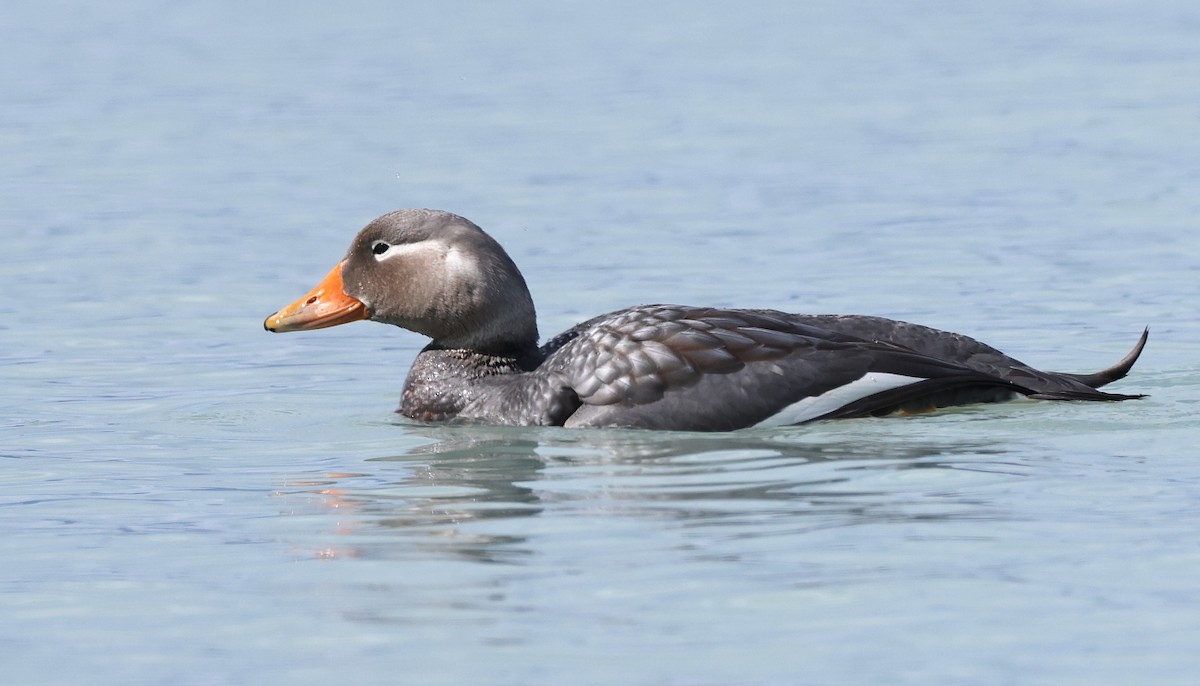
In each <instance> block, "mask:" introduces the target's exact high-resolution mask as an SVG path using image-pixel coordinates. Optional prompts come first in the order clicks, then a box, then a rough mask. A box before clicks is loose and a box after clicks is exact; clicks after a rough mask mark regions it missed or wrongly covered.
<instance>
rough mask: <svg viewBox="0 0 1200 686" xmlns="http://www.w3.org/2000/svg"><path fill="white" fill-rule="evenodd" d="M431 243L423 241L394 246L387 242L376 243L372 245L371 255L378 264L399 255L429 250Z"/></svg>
mask: <svg viewBox="0 0 1200 686" xmlns="http://www.w3.org/2000/svg"><path fill="white" fill-rule="evenodd" d="M428 249H429V242H428V241H421V242H419V243H401V244H399V245H392V244H391V243H388V242H387V241H375V242H374V243H372V244H371V254H372V255H374V256H375V260H376V261H377V262H383V261H384V260H390V259H392V258H393V257H396V256H397V255H408V254H410V253H414V252H417V251H418V250H428Z"/></svg>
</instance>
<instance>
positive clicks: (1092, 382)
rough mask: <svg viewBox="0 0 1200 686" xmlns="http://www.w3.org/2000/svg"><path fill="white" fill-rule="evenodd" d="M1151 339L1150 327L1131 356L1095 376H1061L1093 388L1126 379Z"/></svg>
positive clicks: (1130, 352) (1131, 352) (1143, 332)
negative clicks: (1147, 341)
mask: <svg viewBox="0 0 1200 686" xmlns="http://www.w3.org/2000/svg"><path fill="white" fill-rule="evenodd" d="M1149 337H1150V327H1146V328H1145V330H1143V331H1142V337H1141V338H1139V339H1138V342H1137V345H1135V346H1133V350H1130V351H1129V354H1127V355H1126V356H1125V357H1123V358H1121V361H1120V362H1118V363H1116V364H1114V365H1113V366H1111V367H1108V368H1106V369H1101V370H1100V371H1098V372H1095V373H1093V374H1068V373H1065V372H1059V374H1060V375H1061V376H1066V377H1069V378H1072V379H1075V380H1076V381H1078V382H1080V383H1082V384H1084V385H1086V386H1090V387H1092V388H1100V387H1101V386H1104V385H1107V384H1110V383H1112V382H1114V381H1116V380H1117V379H1122V378H1124V377H1125V375H1126V374H1128V373H1129V370H1130V369H1132V368H1133V364H1134V363H1135V362H1137V361H1138V357H1140V356H1141V354H1142V350H1143V349H1144V348H1145V347H1146V340H1147V339H1148V338H1149ZM1112 395H1116V394H1112ZM1130 397H1134V398H1140V397H1142V396H1130Z"/></svg>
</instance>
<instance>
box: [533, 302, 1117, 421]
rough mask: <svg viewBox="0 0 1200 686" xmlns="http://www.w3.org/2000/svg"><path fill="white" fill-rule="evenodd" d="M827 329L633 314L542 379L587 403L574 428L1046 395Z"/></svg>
mask: <svg viewBox="0 0 1200 686" xmlns="http://www.w3.org/2000/svg"><path fill="white" fill-rule="evenodd" d="M883 321H888V320H883ZM823 323H824V320H823V319H821V318H820V317H818V318H815V319H814V318H808V317H804V316H799V315H789V314H785V313H782V312H775V311H772V310H724V309H713V308H696V307H686V306H676V305H647V306H641V307H635V308H630V309H627V310H622V311H619V312H615V313H612V314H610V315H605V316H602V317H598V318H596V319H593V320H591V321H589V322H585V323H584V324H581V325H580V326H577V327H575V328H574V329H572V330H571V331H568V332H567V333H565V334H563V335H562V336H559V337H557V338H555V339H553V340H552V341H551V342H550V343H548V344H547V345H546V346H545V347H544V348H543V350H544V351H545V352H546V353H547V354H548V357H547V359H546V360H545V362H544V363H543V365H542V367H541V368H540V369H539V372H540V373H541V374H543V375H545V376H547V377H552V378H554V379H557V380H558V381H557V382H555V383H553V384H550V385H551V386H555V385H556V384H557V385H556V387H558V388H561V389H562V390H563V391H564V392H565V391H567V390H569V392H570V393H573V394H574V396H575V397H576V398H577V399H578V402H577V407H576V408H575V409H574V411H573V412H571V413H570V414H569V416H567V417H565V418H564V419H563V423H564V424H565V425H566V426H592V427H597V426H609V427H629V428H647V429H675V430H693V431H713V430H730V429H739V428H745V427H750V426H756V425H774V424H797V423H801V422H806V421H812V420H816V419H830V418H835V417H859V416H867V415H872V414H885V413H888V412H892V411H896V410H911V409H929V408H932V407H935V406H944V405H946V404H959V403H961V402H981V401H992V400H1000V399H1007V398H1010V397H1012V396H1013V395H1015V394H1018V393H1024V394H1031V393H1036V392H1038V391H1037V389H1033V388H1030V387H1028V386H1025V385H1022V384H1021V383H1020V382H1019V381H1017V380H1013V379H1006V378H1002V377H1000V376H997V375H996V374H993V373H990V372H988V371H986V370H985V369H977V368H974V367H972V366H969V365H966V364H963V363H961V362H959V361H957V360H947V359H939V358H938V357H935V356H931V355H929V354H926V353H924V352H922V351H919V350H914V349H911V348H909V347H906V346H904V345H899V344H895V343H892V342H889V341H885V340H871V339H866V338H862V337H860V336H857V335H854V334H853V333H851V332H848V331H838V330H836V328H831V327H828V326H822V325H821V324H823ZM880 325H881V324H880V323H876V324H875V326H876V327H878V326H880ZM930 331H934V330H930ZM943 335H946V334H943ZM978 345H982V344H978ZM997 354H999V353H998V352H997ZM1075 383H1076V384H1077V385H1079V386H1080V387H1081V388H1084V389H1086V390H1089V391H1090V389H1087V387H1086V386H1083V384H1081V383H1079V382H1075ZM538 385H539V386H542V385H543V384H538ZM1091 392H1092V393H1096V392H1095V391H1091ZM558 401H559V404H560V406H563V403H562V402H561V401H562V398H561V397H559V398H558Z"/></svg>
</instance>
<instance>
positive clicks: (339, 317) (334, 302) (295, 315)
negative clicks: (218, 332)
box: [263, 262, 371, 332]
mask: <svg viewBox="0 0 1200 686" xmlns="http://www.w3.org/2000/svg"><path fill="white" fill-rule="evenodd" d="M369 316H371V313H370V312H369V311H368V310H367V306H366V305H364V304H363V303H362V301H361V300H359V299H358V298H355V297H352V296H350V295H347V294H346V289H345V287H344V286H343V284H342V263H340V262H339V263H338V264H337V266H335V267H334V268H333V270H332V271H330V272H329V275H328V276H326V277H325V279H324V280H322V281H321V283H319V284H317V285H316V287H315V288H313V289H312V290H311V291H309V292H308V293H307V294H306V295H305V296H304V297H303V298H300V299H299V300H297V301H296V302H294V303H292V304H291V305H288V306H287V307H285V308H283V309H282V310H280V311H278V312H276V313H275V314H273V315H271V316H270V317H267V321H265V322H263V327H264V328H266V330H267V331H275V332H283V331H308V330H310V329H323V328H325V327H327V326H337V325H338V324H345V323H347V322H354V321H358V320H359V319H366V318H367V317H369Z"/></svg>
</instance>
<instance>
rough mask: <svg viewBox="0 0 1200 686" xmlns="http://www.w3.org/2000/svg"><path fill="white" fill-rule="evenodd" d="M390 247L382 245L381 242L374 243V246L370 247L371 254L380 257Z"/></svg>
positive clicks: (385, 244)
mask: <svg viewBox="0 0 1200 686" xmlns="http://www.w3.org/2000/svg"><path fill="white" fill-rule="evenodd" d="M391 247H392V246H390V245H388V244H387V243H384V242H383V241H375V244H374V245H372V246H371V252H373V253H375V254H376V255H382V254H384V253H385V252H387V251H388V249H389V248H391Z"/></svg>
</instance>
